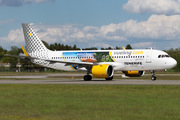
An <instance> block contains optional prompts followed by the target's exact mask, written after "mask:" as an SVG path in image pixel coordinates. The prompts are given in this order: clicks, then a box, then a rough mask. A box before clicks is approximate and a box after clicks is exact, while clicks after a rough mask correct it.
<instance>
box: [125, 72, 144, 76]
mask: <svg viewBox="0 0 180 120" xmlns="http://www.w3.org/2000/svg"><path fill="white" fill-rule="evenodd" d="M123 73H124V74H125V75H126V76H128V77H141V76H143V75H144V73H145V71H123Z"/></svg>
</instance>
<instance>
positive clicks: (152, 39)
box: [0, 0, 180, 50]
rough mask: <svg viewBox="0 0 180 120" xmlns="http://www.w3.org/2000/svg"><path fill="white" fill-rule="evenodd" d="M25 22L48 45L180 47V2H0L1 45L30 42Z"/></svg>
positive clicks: (159, 0) (151, 0)
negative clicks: (24, 34) (23, 30)
mask: <svg viewBox="0 0 180 120" xmlns="http://www.w3.org/2000/svg"><path fill="white" fill-rule="evenodd" d="M21 23H30V24H31V25H32V27H33V29H34V31H35V32H36V33H37V35H38V36H39V38H40V39H41V40H44V41H46V42H47V43H48V44H54V43H61V44H67V45H72V46H73V45H74V44H76V45H77V47H79V48H89V47H97V48H99V49H100V48H102V47H104V48H107V47H113V48H115V47H116V46H118V47H122V46H126V45H127V44H130V45H131V46H132V48H134V49H145V48H149V47H153V48H155V49H160V50H169V49H171V48H174V49H175V48H180V0H111V1H110V0H0V46H2V47H3V48H4V49H7V50H10V48H11V46H18V47H19V48H20V45H23V46H25V41H24V36H23V32H22V27H21Z"/></svg>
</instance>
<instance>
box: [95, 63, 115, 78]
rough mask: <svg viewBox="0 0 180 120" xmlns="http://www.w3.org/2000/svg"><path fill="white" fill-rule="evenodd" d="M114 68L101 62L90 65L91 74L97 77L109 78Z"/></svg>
mask: <svg viewBox="0 0 180 120" xmlns="http://www.w3.org/2000/svg"><path fill="white" fill-rule="evenodd" d="M113 73H114V70H113V67H112V66H111V65H108V64H103V65H96V66H93V67H92V75H93V76H94V77H97V78H110V77H112V76H113Z"/></svg>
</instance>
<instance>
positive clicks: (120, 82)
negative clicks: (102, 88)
mask: <svg viewBox="0 0 180 120" xmlns="http://www.w3.org/2000/svg"><path fill="white" fill-rule="evenodd" d="M0 84H91V85H93V84H94V85H95V84H98V85H180V80H156V81H151V80H129V79H128V80H127V79H125V80H116V79H115V80H112V81H105V80H92V81H84V80H74V79H72V80H68V79H67V80H36V79H34V80H0Z"/></svg>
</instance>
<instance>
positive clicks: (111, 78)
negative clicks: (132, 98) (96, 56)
mask: <svg viewBox="0 0 180 120" xmlns="http://www.w3.org/2000/svg"><path fill="white" fill-rule="evenodd" d="M105 79H106V80H107V81H108V80H109V81H111V80H113V76H112V77H110V78H105Z"/></svg>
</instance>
